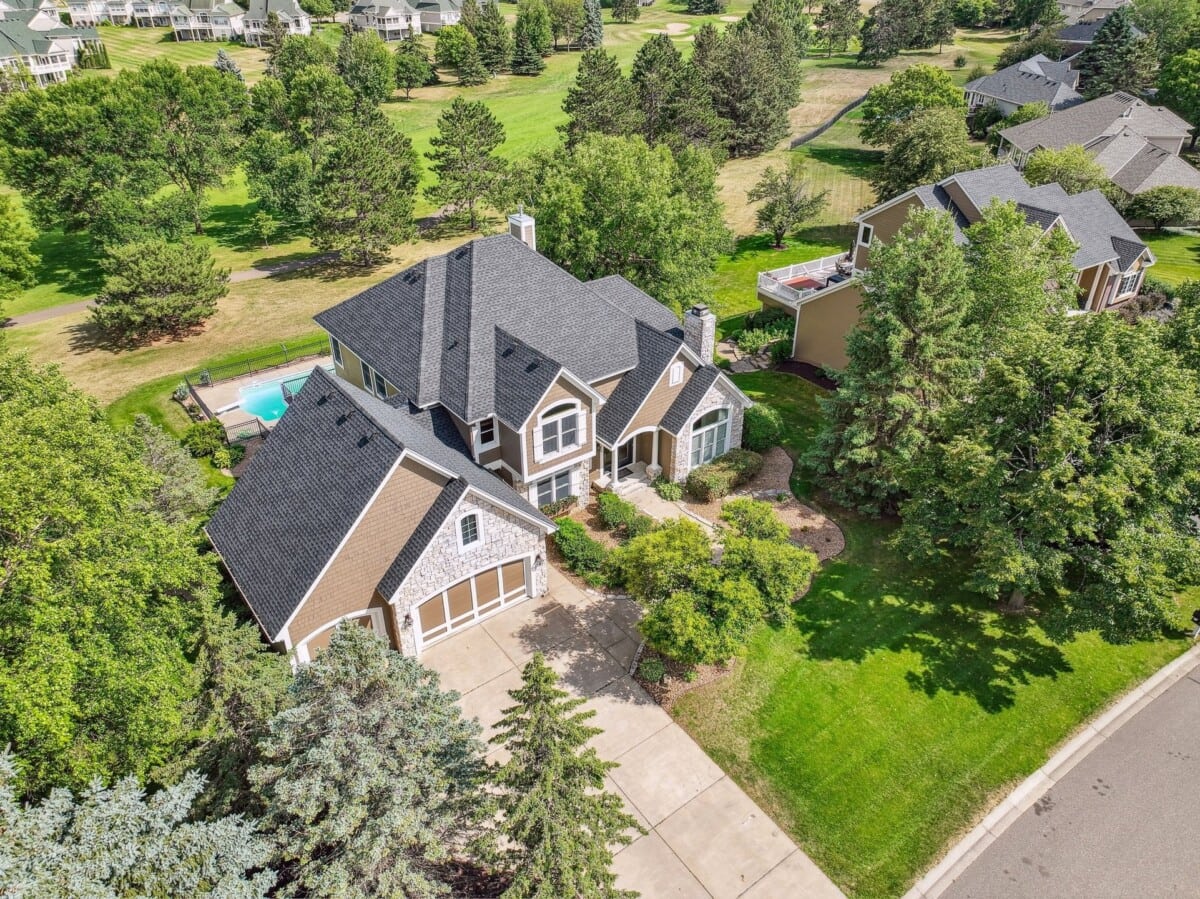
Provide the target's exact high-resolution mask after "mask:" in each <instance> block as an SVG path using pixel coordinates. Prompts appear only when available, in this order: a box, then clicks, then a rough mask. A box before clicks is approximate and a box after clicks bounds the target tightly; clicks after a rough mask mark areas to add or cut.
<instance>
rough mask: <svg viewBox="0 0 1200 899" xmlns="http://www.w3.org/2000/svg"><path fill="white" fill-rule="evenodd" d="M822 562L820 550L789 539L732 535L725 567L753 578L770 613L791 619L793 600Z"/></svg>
mask: <svg viewBox="0 0 1200 899" xmlns="http://www.w3.org/2000/svg"><path fill="white" fill-rule="evenodd" d="M819 564H820V563H819V562H818V560H817V556H816V553H814V552H813V551H812V550H811V549H807V548H806V547H802V546H796V545H795V544H794V543H791V542H789V541H787V540H760V539H755V538H753V537H729V538H727V539H726V540H725V552H724V554H723V555H722V557H721V569H722V570H723V571H727V572H728V573H729V574H730V575H736V576H741V577H745V578H747V579H748V580H750V581H751V582H752V583H753V584H754V586H755V588H756V589H757V590H758V592H759V594H760V595H761V597H762V602H763V606H764V608H765V610H766V613H767V616H768V617H769V618H770V619H771V620H772V621H774V622H775V623H776V624H783V623H784V622H786V621H787V618H788V614H789V609H790V607H791V603H792V600H793V599H795V598H796V594H797V593H799V592H800V591H801V590H803V589H804V588H805V587H806V586H807V585H808V583H809V581H810V580H812V576H813V575H814V574H815V573H816V571H817V567H818V565H819Z"/></svg>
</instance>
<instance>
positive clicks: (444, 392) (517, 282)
mask: <svg viewBox="0 0 1200 899" xmlns="http://www.w3.org/2000/svg"><path fill="white" fill-rule="evenodd" d="M316 320H317V323H318V324H320V325H321V326H322V327H323V328H325V329H326V330H327V331H329V332H330V333H331V334H333V336H335V337H339V338H342V339H343V340H345V342H346V343H347V345H349V346H350V347H351V348H352V349H353V350H354V351H355V352H356V353H359V355H361V356H362V357H363V358H364V359H365V360H366V361H367V363H368V364H370V365H371V366H372V367H374V368H376V369H377V370H378V371H379V372H380V373H381V374H383V376H384V377H385V378H386V379H387V380H388V381H389V382H390V383H391V384H393V385H394V386H395V387H396V388H397V389H398V390H399V391H400V392H401V393H402V394H404V396H405V397H406V398H407V399H410V400H412V401H413V402H415V403H416V404H417V405H420V406H426V405H429V404H432V403H441V404H443V405H445V406H446V408H448V409H449V410H450V411H451V412H453V413H454V414H455V415H456V416H458V417H459V418H460V419H462V420H463V421H467V422H472V421H477V420H478V419H480V418H483V417H485V416H488V415H492V414H493V413H495V412H496V395H495V385H496V373H495V365H496V360H497V358H498V353H497V351H496V346H495V340H496V334H497V330H496V329H497V328H500V329H502V330H503V331H504V332H505V333H507V334H509V335H511V336H513V337H515V338H517V339H518V340H521V341H523V342H524V343H525V344H527V345H528V346H530V347H533V348H535V349H536V350H537V351H538V352H540V353H543V354H544V355H545V356H546V357H548V358H550V359H554V360H556V361H557V362H558V363H559V364H560V365H562V366H563V367H564V368H566V369H568V370H569V371H571V372H572V373H573V374H575V375H576V376H577V377H579V378H581V379H583V380H584V381H587V382H588V383H592V382H594V381H597V380H600V379H601V378H604V377H608V376H611V375H616V374H618V373H621V372H625V371H628V370H629V369H632V368H633V367H634V366H635V365H636V364H637V339H636V335H635V333H634V328H633V326H632V324H633V323H632V319H631V318H629V317H628V316H627V315H624V314H622V313H621V312H620V310H618V309H617V308H616V307H615V306H613V305H612V304H611V303H610V302H608V301H607V300H606V299H604V297H602V296H601V294H600V293H599V292H597V291H596V290H593V289H592V288H591V287H589V286H588V285H585V284H583V283H581V282H580V281H579V280H578V279H577V278H575V277H574V276H572V275H571V274H569V273H568V272H566V271H564V270H563V269H561V268H559V267H558V266H557V265H555V264H554V263H552V262H550V261H549V260H548V259H546V258H545V257H543V256H541V255H539V254H538V253H536V252H534V251H533V250H531V249H529V248H528V247H526V246H525V245H524V244H523V243H521V242H520V241H519V240H517V239H516V238H514V237H511V236H509V235H507V234H500V235H496V236H494V237H485V238H481V239H479V240H474V241H472V242H471V243H469V244H466V245H464V246H462V247H459V248H458V249H456V250H451V251H450V252H449V253H446V254H444V255H442V256H435V257H433V258H431V259H427V260H425V261H424V262H421V263H418V264H417V265H414V266H412V267H411V268H409V269H406V270H405V271H403V272H401V273H400V274H398V275H395V276H393V277H391V278H388V279H387V280H386V281H384V282H382V283H380V284H377V285H375V286H374V287H371V288H368V289H367V290H365V291H363V292H362V293H360V294H358V295H357V296H354V297H351V298H350V299H348V300H346V301H345V302H343V303H341V304H339V305H337V306H334V307H333V308H332V309H327V310H325V311H324V312H322V313H320V314H319V315H317V316H316Z"/></svg>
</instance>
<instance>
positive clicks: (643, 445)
mask: <svg viewBox="0 0 1200 899" xmlns="http://www.w3.org/2000/svg"><path fill="white" fill-rule="evenodd" d="M658 441H659V438H658V428H642V429H641V430H639V431H635V432H634V433H633V434H631V435H630V436H629V437H628V438H626V439H625V440H624V441H623V442H622V443H620V444H618V445H617V451H616V453H615V454H614V453H613V451H612V450H611V449H609V448H608V447H606V446H601V448H600V477H599V478H598V480H597V483H599V484H601V485H602V486H606V487H608V488H609V489H611V490H615V489H616V488H617V487H618V486H619V485H620V483H621V482H622V481H627V480H630V479H633V480H639V479H640V478H641V476H642V475H643V474H644V473H645V470H646V467H647V466H651V465H652V466H656V467H657V466H658V464H659V463H658Z"/></svg>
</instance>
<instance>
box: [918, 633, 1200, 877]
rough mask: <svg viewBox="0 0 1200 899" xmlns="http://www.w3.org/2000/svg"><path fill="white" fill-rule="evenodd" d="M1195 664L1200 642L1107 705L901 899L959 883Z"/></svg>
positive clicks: (1199, 662) (1197, 658) (1199, 652)
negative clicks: (988, 851)
mask: <svg viewBox="0 0 1200 899" xmlns="http://www.w3.org/2000/svg"><path fill="white" fill-rule="evenodd" d="M1197 664H1200V644H1198V645H1195V646H1193V647H1191V648H1190V649H1189V650H1187V652H1185V653H1183V654H1182V655H1180V656H1179V657H1178V658H1177V659H1175V660H1174V661H1172V662H1170V663H1168V664H1167V665H1165V666H1164V667H1162V668H1160V669H1159V670H1158V671H1156V672H1155V673H1154V674H1152V675H1150V677H1149V678H1147V679H1146V680H1145V681H1144V682H1143V683H1142V684H1141V685H1140V686H1137V687H1134V688H1133V689H1132V690H1130V691H1129V692H1128V693H1126V694H1125V695H1124V696H1122V697H1121V698H1120V699H1119V700H1117V702H1115V703H1114V704H1113V705H1111V706H1109V707H1108V708H1107V709H1106V710H1105V711H1104V712H1102V713H1101V714H1100V715H1099V716H1098V717H1096V718H1095V719H1093V720H1092V721H1090V722H1088V723H1087V724H1085V725H1084V726H1083V727H1082V728H1080V730H1079V731H1078V732H1077V733H1076V734H1075V736H1073V737H1072V738H1071V739H1070V740H1068V741H1067V742H1066V743H1065V744H1063V746H1062V748H1061V749H1059V750H1058V752H1056V753H1055V754H1054V755H1053V756H1051V758H1050V760H1049V761H1048V762H1046V764H1044V765H1042V767H1041V768H1039V769H1038V770H1037V771H1035V772H1034V773H1033V774H1031V775H1030V776H1029V777H1027V778H1026V779H1025V780H1024V781H1023V782H1022V783H1021V784H1019V785H1018V786H1017V788H1016V789H1015V790H1013V791H1012V792H1011V793H1009V794H1008V796H1006V797H1005V798H1004V799H1003V800H1002V801H1001V802H1000V803H999V804H998V805H997V806H996V807H995V808H993V809H992V810H991V812H989V813H988V815H987V817H986V818H984V819H983V820H982V821H980V822H979V824H977V825H976V826H975V828H974V829H973V830H972V831H971V832H970V833H968V834H967V835H966V836H965V837H963V838H962V839H961V840H959V841H958V843H956V844H955V845H954V846H953V847H952V848H951V849H950V851H949V852H947V853H946V855H945V856H944V857H943V858H942V860H941V861H940V862H938V863H937V865H936V866H935V867H933V868H932V869H931V870H930V871H929V872H928V873H927V874H926V875H925V876H924V877H922V878H921V879H920V880H918V881H917V882H916V884H915V885H914V886H913V888H912V889H911V890H909V891H908V892H907V893H905V894H904V899H937V897H938V896H941V894H942V893H943V892H945V891H946V889H947V888H948V887H949V886H950V884H952V883H954V881H955V880H957V879H958V877H959V875H961V874H962V873H963V871H965V870H966V869H967V867H968V866H969V865H970V864H971V862H973V861H975V859H976V858H978V857H979V856H980V855H981V854H982V853H983V851H984V850H985V849H987V847H988V846H990V845H991V844H992V843H993V842H995V840H996V838H997V837H999V836H1000V834H1002V833H1004V831H1006V830H1008V828H1009V825H1011V824H1012V823H1013V822H1014V821H1016V820H1017V818H1019V817H1021V815H1022V814H1023V813H1024V812H1025V811H1026V810H1027V809H1029V808H1030V807H1031V806H1033V805H1034V804H1035V803H1036V802H1037V801H1038V800H1039V799H1041V798H1042V796H1044V795H1045V793H1046V791H1047V790H1049V789H1050V788H1051V787H1052V786H1054V784H1055V783H1057V782H1058V781H1059V780H1061V779H1062V778H1063V777H1064V776H1065V775H1066V774H1067V772H1068V771H1070V770H1071V769H1072V768H1074V767H1075V766H1076V765H1078V764H1079V763H1080V762H1081V761H1082V760H1083V759H1085V758H1086V757H1087V756H1088V755H1089V754H1090V753H1091V752H1092V750H1093V749H1095V748H1096V747H1097V746H1099V745H1100V744H1102V743H1103V742H1104V741H1105V740H1107V739H1108V738H1109V737H1111V736H1112V735H1113V734H1114V733H1115V732H1116V731H1117V730H1118V729H1119V728H1120V727H1121V725H1123V724H1124V723H1125V722H1126V721H1128V720H1129V719H1130V718H1132V717H1133V716H1134V715H1136V714H1137V713H1138V712H1140V711H1141V710H1142V709H1143V708H1145V707H1146V706H1147V705H1149V704H1150V703H1151V702H1152V701H1153V700H1154V699H1155V698H1157V697H1158V696H1160V695H1161V694H1162V693H1164V692H1165V691H1166V690H1167V688H1168V687H1170V686H1171V685H1172V684H1174V683H1175V682H1176V681H1178V680H1180V679H1181V678H1182V677H1184V676H1185V675H1186V674H1187V673H1188V672H1189V671H1191V670H1192V668H1194V667H1196V665H1197Z"/></svg>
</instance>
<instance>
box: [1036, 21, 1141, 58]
mask: <svg viewBox="0 0 1200 899" xmlns="http://www.w3.org/2000/svg"><path fill="white" fill-rule="evenodd" d="M1110 12H1111V10H1106V11H1105V13H1104V15H1103V16H1100V17H1099V18H1097V19H1089V20H1087V21H1081V22H1076V23H1074V24H1069V25H1067V26H1066V27H1065V28H1061V29H1059V32H1058V34H1057V35H1056V36H1057V38H1058V40H1059V42H1061V43H1062V45H1063V56H1064V57H1073V56H1075V55H1077V54H1079V53H1081V52H1082V51H1084V50H1086V49H1087V48H1088V47H1090V46H1091V45H1092V42H1093V41H1095V40H1096V32H1098V31H1099V30H1100V28H1101V26H1102V25H1104V21H1105V19H1107V18H1108V15H1109V13H1110ZM1129 27H1130V28H1131V29H1132V30H1133V36H1134V37H1145V34H1146V33H1145V32H1144V31H1142V30H1141V29H1140V28H1138V27H1137V26H1136V25H1130V26H1129Z"/></svg>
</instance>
